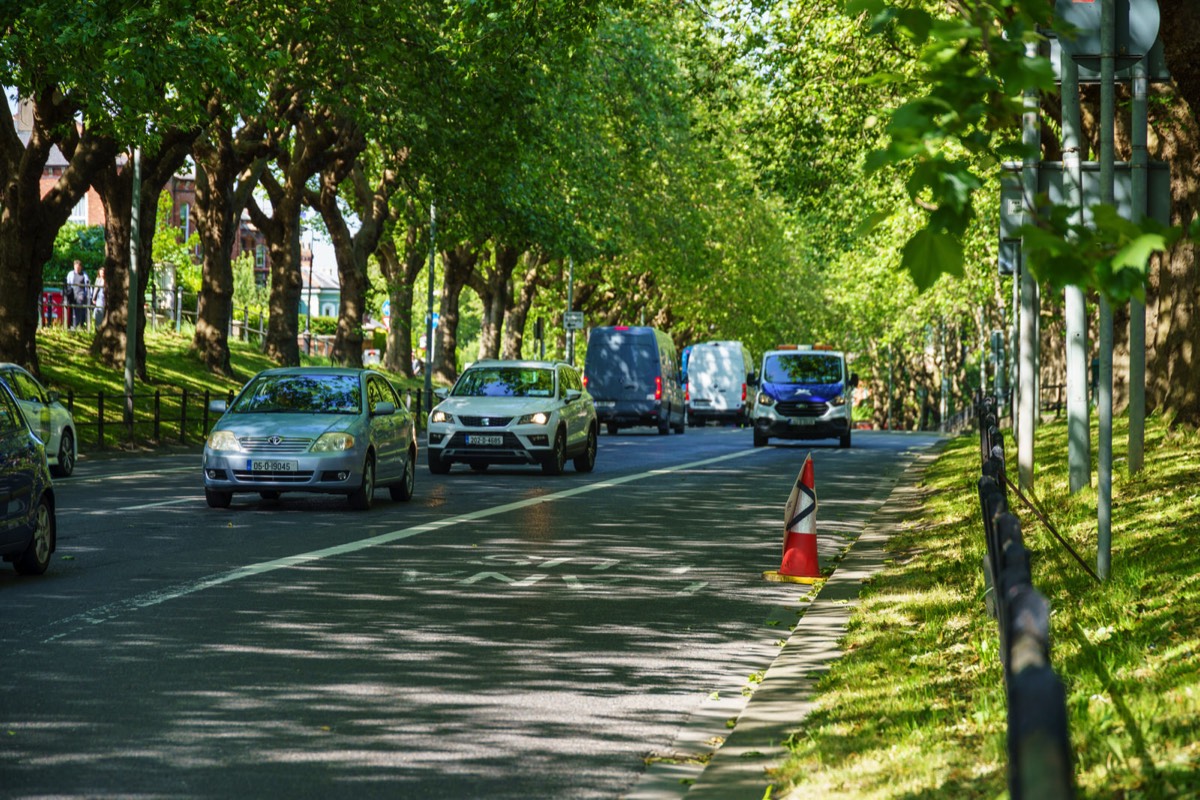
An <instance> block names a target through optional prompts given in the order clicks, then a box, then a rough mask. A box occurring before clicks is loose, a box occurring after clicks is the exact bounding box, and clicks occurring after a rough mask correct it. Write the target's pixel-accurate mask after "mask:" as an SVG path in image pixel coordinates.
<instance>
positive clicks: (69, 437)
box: [50, 428, 75, 478]
mask: <svg viewBox="0 0 1200 800" xmlns="http://www.w3.org/2000/svg"><path fill="white" fill-rule="evenodd" d="M74 471H75V434H74V433H72V431H71V429H70V428H63V432H62V437H61V438H60V439H59V442H58V463H57V464H55V465H54V466H53V467H51V468H50V472H51V473H52V474H53V475H54V477H56V478H69V477H71V473H73V472H74Z"/></svg>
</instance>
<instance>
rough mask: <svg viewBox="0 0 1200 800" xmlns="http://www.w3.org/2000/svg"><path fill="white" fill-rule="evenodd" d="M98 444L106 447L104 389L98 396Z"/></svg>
mask: <svg viewBox="0 0 1200 800" xmlns="http://www.w3.org/2000/svg"><path fill="white" fill-rule="evenodd" d="M96 446H97V447H99V448H100V449H101V450H103V449H104V390H103V389H101V390H100V394H99V395H97V396H96Z"/></svg>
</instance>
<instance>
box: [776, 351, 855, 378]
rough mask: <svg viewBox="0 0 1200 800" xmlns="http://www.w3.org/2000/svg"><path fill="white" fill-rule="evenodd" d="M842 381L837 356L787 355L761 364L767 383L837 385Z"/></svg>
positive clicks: (840, 366) (839, 361)
mask: <svg viewBox="0 0 1200 800" xmlns="http://www.w3.org/2000/svg"><path fill="white" fill-rule="evenodd" d="M841 379H842V360H841V359H840V358H838V357H837V356H827V355H816V354H812V353H788V354H785V355H774V356H768V357H767V360H766V363H764V364H763V380H764V381H766V382H767V383H837V382H838V381H840V380H841Z"/></svg>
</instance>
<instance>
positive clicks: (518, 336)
mask: <svg viewBox="0 0 1200 800" xmlns="http://www.w3.org/2000/svg"><path fill="white" fill-rule="evenodd" d="M524 261H525V277H524V278H523V279H522V281H521V288H520V289H519V290H512V291H510V292H509V295H510V296H511V297H512V298H513V302H512V304H511V305H510V306H509V308H508V309H507V310H506V311H505V312H504V347H503V350H502V357H503V358H521V357H522V355H521V353H522V350H523V349H524V342H525V324H526V322H528V320H529V309H530V308H532V307H533V299H534V298H535V297H536V296H537V290H538V278H539V270H540V269H541V268H542V266H544V265H545V264H546V263H547V262H548V259H546V258H545V257H544V256H542V255H540V254H539V255H534V254H533V253H532V252H526V253H525V257H524Z"/></svg>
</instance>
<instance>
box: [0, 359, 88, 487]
mask: <svg viewBox="0 0 1200 800" xmlns="http://www.w3.org/2000/svg"><path fill="white" fill-rule="evenodd" d="M0 383H3V384H4V385H5V386H7V387H8V388H9V390H10V391H12V393H13V395H15V396H16V398H17V402H18V403H20V405H21V410H22V411H23V412H25V419H27V420H28V421H29V427H31V428H33V432H34V433H35V434H37V436H38V438H39V439H41V440H42V444H43V445H45V447H46V462H47V463H48V464H49V465H50V472H51V473H52V474H53V475H54V476H56V477H59V478H68V477H70V475H71V473H72V472H74V471H75V461H76V459H77V458H78V457H79V437H78V436H76V435H75V420H74V419H72V418H71V412H70V411H68V410H67V407H66V406H64V405H63V404H62V403H60V402H59V398H58V392H52V391H49V390H47V389H46V387H45V386H42V384H41V383H39V382H38V379H37V378H35V377H33V376H32V375H30V374H29V372H28V371H26V370H25V368H24V367H20V366H18V365H16V364H0Z"/></svg>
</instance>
